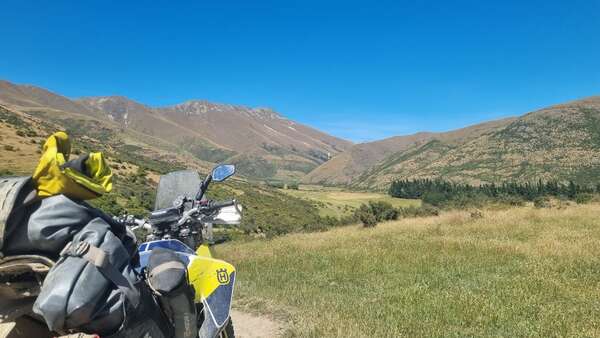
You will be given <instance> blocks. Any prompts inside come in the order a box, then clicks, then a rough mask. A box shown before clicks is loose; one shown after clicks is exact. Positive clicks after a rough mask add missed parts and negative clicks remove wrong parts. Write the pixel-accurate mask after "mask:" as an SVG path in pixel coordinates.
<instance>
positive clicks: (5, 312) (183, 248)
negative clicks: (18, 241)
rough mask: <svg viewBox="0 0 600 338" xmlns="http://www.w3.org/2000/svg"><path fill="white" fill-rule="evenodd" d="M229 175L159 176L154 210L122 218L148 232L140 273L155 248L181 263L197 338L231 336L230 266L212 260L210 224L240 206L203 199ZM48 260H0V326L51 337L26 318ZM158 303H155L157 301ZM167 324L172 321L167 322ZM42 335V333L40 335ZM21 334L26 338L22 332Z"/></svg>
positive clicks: (233, 217)
mask: <svg viewBox="0 0 600 338" xmlns="http://www.w3.org/2000/svg"><path fill="white" fill-rule="evenodd" d="M234 174H235V166H233V165H218V166H216V167H215V168H214V169H213V170H212V172H211V173H210V174H209V175H208V176H207V177H206V178H205V179H204V180H200V178H199V176H198V174H197V173H196V172H195V171H191V170H183V171H176V172H171V173H169V174H166V175H163V176H161V178H160V181H159V185H158V189H157V194H156V201H155V211H153V212H151V214H150V217H149V218H148V219H147V220H143V219H136V218H134V217H131V216H122V217H119V218H118V219H119V220H120V221H121V222H123V223H125V225H127V226H128V228H129V229H131V230H133V231H135V230H137V229H145V230H146V231H149V232H150V233H149V234H148V235H147V236H146V238H145V242H143V243H141V244H140V245H139V247H138V253H139V257H140V259H139V266H138V267H136V269H137V270H138V272H139V273H140V275H142V276H143V275H144V273H143V272H144V269H145V267H146V266H147V264H148V258H149V256H150V253H151V252H152V250H153V249H155V248H166V249H170V250H173V251H174V252H175V253H176V254H177V255H178V256H179V258H181V260H182V261H183V262H184V264H185V265H186V267H187V271H188V278H189V282H190V284H191V285H192V287H193V289H194V291H195V292H194V294H195V295H194V303H195V304H196V313H197V318H196V319H197V322H198V327H199V331H198V337H201V338H202V337H211V338H212V337H226V338H232V337H234V330H233V323H232V321H231V317H230V309H231V301H232V297H233V288H234V284H235V276H236V271H235V267H234V266H233V265H231V264H229V263H227V262H225V261H221V260H218V259H215V258H213V257H212V255H211V253H210V249H209V244H210V243H211V242H212V240H213V238H212V237H213V236H212V226H213V224H230V225H234V224H239V222H240V221H241V216H242V207H241V205H239V204H238V203H237V202H236V200H230V201H225V202H215V201H210V200H207V199H205V198H204V197H205V193H206V191H207V189H208V187H209V185H210V184H211V183H212V182H222V181H224V180H226V179H227V178H229V177H231V176H232V175H234ZM53 265H54V262H53V261H52V260H51V259H49V258H47V257H44V256H39V255H20V256H8V257H1V258H0V282H1V283H0V284H1V285H0V299H2V304H3V306H2V309H0V323H5V322H16V323H17V324H19V323H20V324H21V326H23V327H27V328H29V329H32V328H34V327H37V329H35V331H34V332H35V334H34V335H35V336H38V337H42V336H49V337H50V336H51V335H50V333H49V332H47V329H46V332H44V330H43V324H42V323H41V322H40V321H38V320H36V318H35V316H32V313H31V306H32V304H33V302H35V299H36V297H37V295H38V294H39V292H40V288H41V285H42V283H43V280H44V278H45V276H46V274H47V273H48V271H49V270H50V269H51V268H52V266H53ZM157 303H158V302H157ZM170 325H173V323H170ZM42 334H43V335H42ZM26 336H31V334H28V335H26Z"/></svg>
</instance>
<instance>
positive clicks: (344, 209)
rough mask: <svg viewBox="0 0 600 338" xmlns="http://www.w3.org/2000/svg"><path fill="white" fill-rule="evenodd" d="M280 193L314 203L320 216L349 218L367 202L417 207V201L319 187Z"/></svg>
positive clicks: (288, 190)
mask: <svg viewBox="0 0 600 338" xmlns="http://www.w3.org/2000/svg"><path fill="white" fill-rule="evenodd" d="M280 191H282V192H284V193H286V194H289V195H292V196H294V197H299V198H302V199H305V200H308V201H312V202H314V204H315V206H316V207H317V208H318V209H319V213H320V215H321V216H323V217H325V216H331V217H336V218H340V217H344V216H349V215H351V214H352V212H354V209H356V208H358V207H359V206H360V205H361V204H363V203H367V202H368V201H385V202H389V203H391V204H392V205H393V206H394V207H408V206H419V205H421V202H420V201H419V200H408V199H401V198H393V197H391V196H389V195H386V194H380V193H373V192H350V191H343V190H340V189H336V188H325V187H319V186H301V187H300V190H292V189H280Z"/></svg>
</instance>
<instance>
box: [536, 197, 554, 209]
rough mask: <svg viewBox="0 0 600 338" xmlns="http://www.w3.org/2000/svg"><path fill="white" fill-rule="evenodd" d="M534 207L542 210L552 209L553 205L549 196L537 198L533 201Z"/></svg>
mask: <svg viewBox="0 0 600 338" xmlns="http://www.w3.org/2000/svg"><path fill="white" fill-rule="evenodd" d="M533 206H534V207H536V208H539V209H542V208H551V207H552V203H551V201H550V198H549V197H548V196H540V197H536V198H535V199H534V200H533Z"/></svg>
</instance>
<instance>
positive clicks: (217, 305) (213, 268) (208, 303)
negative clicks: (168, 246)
mask: <svg viewBox="0 0 600 338" xmlns="http://www.w3.org/2000/svg"><path fill="white" fill-rule="evenodd" d="M188 275H189V278H190V283H191V284H192V286H193V287H194V290H195V292H196V296H195V302H196V303H200V302H202V304H203V308H204V322H203V323H202V326H201V327H200V331H199V336H200V337H210V338H212V337H216V336H217V335H218V334H219V332H220V331H221V329H222V328H223V327H224V326H225V325H226V324H227V321H228V320H229V316H230V311H231V301H232V298H233V287H234V284H235V268H234V267H233V265H231V264H229V263H227V262H225V261H221V260H218V259H214V258H211V257H206V256H194V258H193V259H191V260H190V263H189V265H188Z"/></svg>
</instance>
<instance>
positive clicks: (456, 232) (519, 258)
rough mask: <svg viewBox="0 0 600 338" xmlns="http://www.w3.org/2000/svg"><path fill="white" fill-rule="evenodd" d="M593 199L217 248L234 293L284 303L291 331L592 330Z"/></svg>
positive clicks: (596, 262) (597, 323) (599, 227)
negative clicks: (231, 271)
mask: <svg viewBox="0 0 600 338" xmlns="http://www.w3.org/2000/svg"><path fill="white" fill-rule="evenodd" d="M599 250H600V205H597V204H595V205H583V206H573V207H569V208H567V209H560V210H554V209H553V210H539V209H534V208H532V207H523V208H513V209H509V210H503V211H485V212H484V214H483V216H482V217H478V218H473V217H471V216H470V215H469V214H468V213H466V212H450V213H445V214H442V215H441V216H439V217H430V218H420V219H405V220H402V221H397V222H391V223H384V224H381V225H379V226H378V227H377V228H369V229H364V228H360V227H344V228H337V229H334V230H331V231H328V232H324V233H312V234H295V235H289V236H284V237H279V238H276V239H273V240H269V241H253V242H248V243H239V242H232V243H228V244H226V245H223V246H218V247H216V248H215V251H216V254H217V256H218V257H220V258H223V259H226V260H229V261H231V262H232V263H233V264H234V265H236V267H237V270H238V285H237V286H236V296H235V297H236V301H237V302H238V304H252V303H253V302H256V303H257V304H258V303H261V302H262V303H265V302H266V303H269V304H275V305H274V307H275V308H279V309H281V311H284V312H287V313H288V314H289V316H288V317H289V318H291V322H290V323H289V325H290V328H289V330H288V335H289V336H303V337H304V336H306V337H323V336H328V337H365V336H371V337H402V336H408V337H415V336H416V337H431V336H434V337H441V336H444V337H446V336H504V337H515V336H518V337H525V336H527V337H533V336H535V337H540V336H541V337H550V336H552V337H554V336H581V337H583V336H598V335H599V334H600V320H598V309H600V292H599V290H600V258H599V257H598V255H597V252H599Z"/></svg>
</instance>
